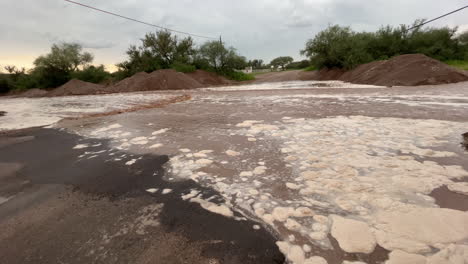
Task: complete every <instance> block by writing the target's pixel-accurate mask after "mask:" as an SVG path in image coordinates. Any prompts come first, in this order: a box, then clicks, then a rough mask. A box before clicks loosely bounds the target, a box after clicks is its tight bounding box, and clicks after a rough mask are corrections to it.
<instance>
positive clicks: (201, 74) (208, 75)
mask: <svg viewBox="0 0 468 264" xmlns="http://www.w3.org/2000/svg"><path fill="white" fill-rule="evenodd" d="M187 75H188V76H190V77H191V78H193V79H194V80H196V81H197V82H199V83H201V84H202V85H204V86H217V85H229V84H232V82H231V81H230V80H228V79H226V78H224V77H222V76H219V75H218V74H216V73H213V72H207V71H203V70H196V71H194V72H191V73H187Z"/></svg>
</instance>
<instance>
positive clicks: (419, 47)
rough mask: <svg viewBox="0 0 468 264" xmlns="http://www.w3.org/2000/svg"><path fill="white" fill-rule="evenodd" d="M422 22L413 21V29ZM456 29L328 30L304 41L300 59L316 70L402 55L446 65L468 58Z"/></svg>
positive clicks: (354, 65)
mask: <svg viewBox="0 0 468 264" xmlns="http://www.w3.org/2000/svg"><path fill="white" fill-rule="evenodd" d="M422 22H424V20H416V21H415V22H414V23H413V26H416V25H419V24H421V23H422ZM456 31H457V28H449V27H443V28H423V27H417V28H415V29H413V30H410V31H409V30H408V27H407V26H405V25H401V26H400V27H396V28H394V27H391V26H386V27H382V28H380V29H379V30H378V31H376V32H355V31H353V30H351V28H350V27H342V26H339V25H332V26H329V27H328V28H327V29H325V30H323V31H321V32H319V33H318V34H317V35H316V36H315V37H314V38H313V39H310V40H308V41H307V43H306V46H305V48H304V50H302V51H301V54H302V55H305V56H307V57H308V58H309V59H310V60H311V62H312V63H313V66H315V67H317V68H324V67H325V68H333V67H337V68H345V69H351V68H354V67H356V66H357V65H359V64H363V63H367V62H370V61H374V60H382V59H388V58H391V57H393V56H397V55H401V54H411V53H422V54H424V55H426V56H429V57H432V58H435V59H438V60H442V61H446V60H463V59H467V58H468V45H467V44H466V43H464V42H463V37H461V36H459V37H455V32H456Z"/></svg>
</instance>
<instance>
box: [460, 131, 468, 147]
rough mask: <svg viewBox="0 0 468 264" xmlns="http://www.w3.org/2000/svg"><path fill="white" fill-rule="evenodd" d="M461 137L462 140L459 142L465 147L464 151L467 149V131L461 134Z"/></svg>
mask: <svg viewBox="0 0 468 264" xmlns="http://www.w3.org/2000/svg"><path fill="white" fill-rule="evenodd" d="M462 137H463V142H462V143H461V144H462V146H463V148H465V150H466V151H468V132H466V133H464V134H462Z"/></svg>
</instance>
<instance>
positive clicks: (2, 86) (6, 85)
mask: <svg viewBox="0 0 468 264" xmlns="http://www.w3.org/2000/svg"><path fill="white" fill-rule="evenodd" d="M12 89H13V87H12V85H11V83H10V82H9V81H8V79H7V78H6V77H4V76H0V94H2V93H8V92H9V91H10V90H12Z"/></svg>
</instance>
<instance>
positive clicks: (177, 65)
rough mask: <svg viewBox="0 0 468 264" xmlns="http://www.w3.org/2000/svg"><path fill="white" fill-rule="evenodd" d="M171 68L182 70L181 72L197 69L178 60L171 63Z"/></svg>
mask: <svg viewBox="0 0 468 264" xmlns="http://www.w3.org/2000/svg"><path fill="white" fill-rule="evenodd" d="M171 68H172V69H174V70H176V71H178V72H183V73H189V72H194V71H195V70H196V69H197V68H196V67H195V66H193V65H189V64H184V63H180V62H174V63H173V64H172V65H171Z"/></svg>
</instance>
